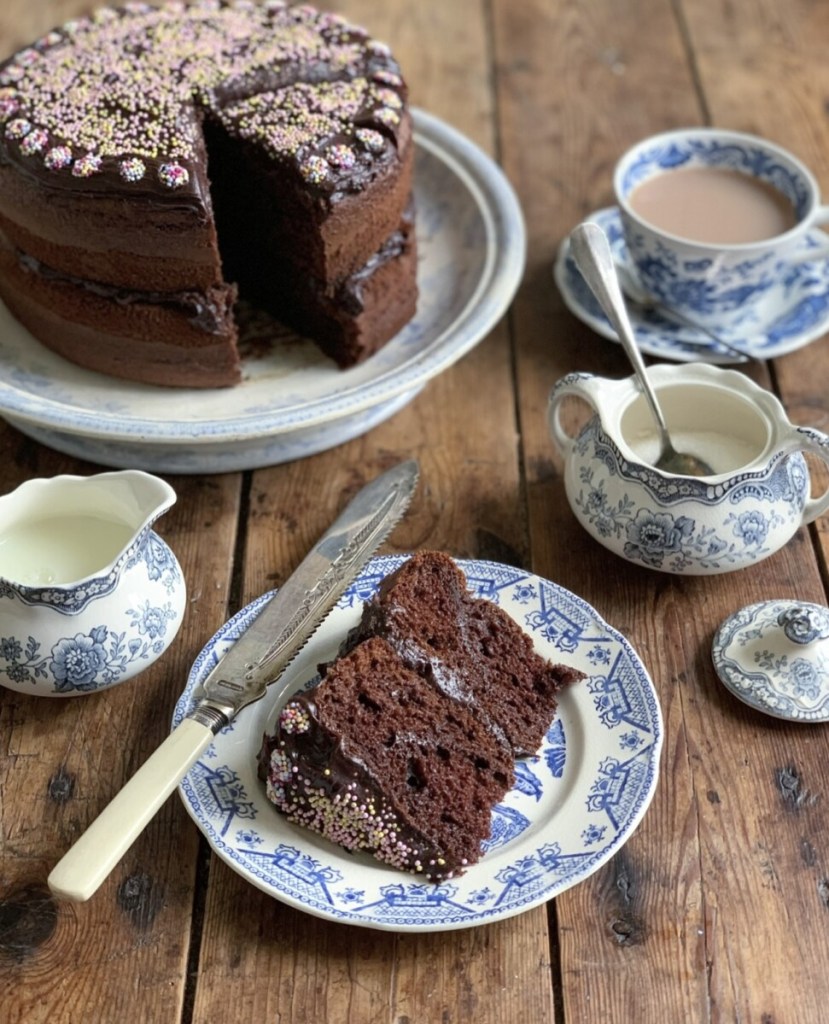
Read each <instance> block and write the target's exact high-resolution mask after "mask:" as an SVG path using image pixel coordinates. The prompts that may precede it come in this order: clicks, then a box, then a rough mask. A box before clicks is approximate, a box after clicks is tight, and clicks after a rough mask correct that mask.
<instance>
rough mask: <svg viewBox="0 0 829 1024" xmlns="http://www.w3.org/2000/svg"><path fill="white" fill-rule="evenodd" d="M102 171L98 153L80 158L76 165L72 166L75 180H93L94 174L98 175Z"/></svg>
mask: <svg viewBox="0 0 829 1024" xmlns="http://www.w3.org/2000/svg"><path fill="white" fill-rule="evenodd" d="M100 169H101V158H100V157H99V156H98V154H97V153H87V154H86V155H85V156H82V157H79V159H77V160H76V161H75V162H74V164H72V175H73V177H75V178H91V177H92V175H93V174H97V173H98V171H100Z"/></svg>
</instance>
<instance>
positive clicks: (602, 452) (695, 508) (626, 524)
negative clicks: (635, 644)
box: [566, 416, 808, 573]
mask: <svg viewBox="0 0 829 1024" xmlns="http://www.w3.org/2000/svg"><path fill="white" fill-rule="evenodd" d="M571 463H572V465H571ZM566 484H567V491H568V498H569V500H570V503H571V505H572V507H573V510H574V512H575V513H576V515H577V517H578V519H579V521H580V522H581V523H582V525H583V526H584V527H585V528H586V529H587V530H588V532H590V533H592V534H593V536H594V537H595V538H596V539H597V540H599V541H601V543H603V544H604V545H605V546H606V547H608V548H610V550H611V551H615V552H616V553H617V554H620V555H623V556H624V557H625V558H627V559H628V560H629V561H631V562H635V563H639V564H641V565H644V566H647V567H648V568H651V569H659V570H662V571H666V572H677V573H706V572H722V571H724V570H726V569H730V568H742V567H743V566H745V565H749V564H751V563H753V562H757V561H760V559H762V558H765V557H766V556H767V555H770V554H771V553H772V552H773V551H776V550H777V548H778V547H779V546H780V544H781V543H782V541H781V537H782V538H785V539H786V540H787V539H788V538H789V537H790V536H791V535H792V534H793V533H794V532H795V531H796V530H797V528H798V527H799V526H800V523H801V520H802V513H803V508H804V505H805V500H806V493H807V488H808V475H807V470H806V465H805V460H804V459H803V456H802V455H801V454H800V453H794V454H790V455H788V456H787V457H784V458H778V459H773V460H772V462H771V464H770V466H769V467H767V468H765V469H763V470H760V471H756V472H752V473H743V474H737V475H735V477H734V478H732V480H730V481H729V483H728V485H727V486H726V485H718V486H716V487H712V486H711V485H710V484H708V483H707V482H706V481H704V480H699V479H687V480H685V479H678V480H671V481H670V483H669V484H668V483H666V479H665V478H664V477H663V476H661V475H660V474H658V473H656V472H655V471H654V470H653V469H652V468H651V467H649V466H645V465H641V464H638V463H632V462H629V461H628V460H627V459H626V458H625V457H624V456H623V455H622V454H621V452H620V451H619V449H618V448H617V446H616V445H615V444H614V443H613V442H612V441H611V440H610V438H609V437H608V436H607V435H606V434H605V432H604V431H603V429H602V427H601V422H600V420H599V418H598V416H594V417H593V418H592V419H591V420H590V422H589V423H587V424H586V425H585V427H584V428H583V429H582V431H581V433H580V434H579V436H578V438H576V440H575V442H574V445H573V458H572V459H571V460H568V466H567V469H566ZM715 507H719V512H718V514H717V515H716V516H713V517H712V515H711V509H713V508H715ZM712 523H716V525H712Z"/></svg>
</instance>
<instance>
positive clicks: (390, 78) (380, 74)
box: [371, 68, 403, 89]
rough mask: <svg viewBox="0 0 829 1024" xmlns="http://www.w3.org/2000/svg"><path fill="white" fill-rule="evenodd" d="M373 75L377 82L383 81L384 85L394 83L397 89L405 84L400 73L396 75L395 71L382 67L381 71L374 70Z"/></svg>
mask: <svg viewBox="0 0 829 1024" xmlns="http://www.w3.org/2000/svg"><path fill="white" fill-rule="evenodd" d="M371 77H372V78H373V79H374V81H375V82H382V84H383V85H392V86H394V87H395V88H396V89H399V88H400V86H401V85H403V79H402V78H401V77H400V75H396V74H395V73H394V72H393V71H385V70H383V69H382V68H381V69H380V70H379V71H375V72H373V73H372V76H371Z"/></svg>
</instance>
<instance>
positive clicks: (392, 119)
mask: <svg viewBox="0 0 829 1024" xmlns="http://www.w3.org/2000/svg"><path fill="white" fill-rule="evenodd" d="M374 116H375V117H376V118H377V120H378V121H379V122H380V124H384V125H385V126H386V127H387V128H394V127H395V126H396V125H398V124H400V115H399V114H398V113H397V111H396V110H392V109H391V107H380V109H379V110H375V111H374Z"/></svg>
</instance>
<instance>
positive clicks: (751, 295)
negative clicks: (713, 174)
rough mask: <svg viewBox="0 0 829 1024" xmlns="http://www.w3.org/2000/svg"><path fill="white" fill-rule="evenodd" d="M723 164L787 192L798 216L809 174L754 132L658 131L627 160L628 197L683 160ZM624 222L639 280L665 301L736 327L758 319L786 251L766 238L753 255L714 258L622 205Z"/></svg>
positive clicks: (806, 205)
mask: <svg viewBox="0 0 829 1024" xmlns="http://www.w3.org/2000/svg"><path fill="white" fill-rule="evenodd" d="M691 165H693V166H704V167H715V168H725V169H729V170H733V171H738V172H740V173H743V174H748V175H751V176H752V177H755V178H757V179H759V180H760V181H764V182H767V183H768V184H770V185H772V186H773V187H774V188H776V189H777V190H778V191H780V192H781V193H782V194H783V195H784V196H786V197H787V198H788V199H789V200H790V202H791V203H792V206H793V207H794V209H795V215H796V218H797V220H798V221H800V220H802V219H803V218H804V217H806V216H807V214H808V212H809V209H810V203H811V201H812V195H811V190H810V188H809V185H808V183H807V180H806V178H805V177H804V176H803V174H802V173H800V172H799V171H798V170H797V168H796V167H794V166H793V165H789V164H788V162H786V161H783V160H781V159H780V158H778V157H777V156H776V155H774V154H773V153H770V152H769V151H768V150H766V149H765V148H764V147H762V146H758V145H757V144H755V143H753V142H752V141H751V140H749V139H746V140H738V139H734V138H730V139H728V140H724V139H722V138H717V137H713V138H712V137H710V136H694V135H690V136H687V137H677V136H672V137H670V138H663V139H659V138H657V139H654V140H653V144H652V145H651V146H649V147H648V148H646V149H643V150H642V151H641V152H639V153H638V154H637V156H636V159H635V160H633V161H632V162H631V163H630V164H629V165H628V166H627V167H625V169H624V173H623V174H622V175H621V179H620V186H619V187H620V189H621V192H622V195H623V196H624V197H625V198H627V197H628V196H629V195H630V193H631V191H632V190H633V189H634V188H635V187H636V186H637V185H638V184H640V183H641V182H643V181H645V180H647V179H648V178H650V177H652V176H653V175H655V174H659V173H662V172H663V171H665V170H669V169H675V168H677V167H682V166H691ZM620 215H621V219H622V224H623V228H624V233H625V239H626V243H627V249H628V252H629V254H630V257H631V259H632V261H633V263H634V265H635V267H636V271H637V274H638V276H639V278H640V279H641V282H642V284H643V285H644V286H645V288H646V290H647V291H648V292H650V294H651V295H653V296H654V297H656V298H657V299H659V300H660V301H662V302H663V303H665V305H667V306H669V307H671V308H673V309H676V310H678V311H680V312H681V313H683V314H685V315H686V316H689V317H692V318H695V319H697V320H698V321H705V320H707V321H709V322H710V321H711V320H712V319H713V318H716V320H717V322H718V323H719V324H727V325H728V326H729V327H730V329H732V330H734V329H736V328H738V327H739V326H740V325H741V324H743V323H745V324H749V323H754V322H756V319H757V312H756V308H755V307H756V302H757V300H758V299H760V298H762V297H763V296H766V295H768V294H770V293H772V292H773V291H774V289H776V288H777V286H778V281H779V279H780V277H781V276H782V274H784V273H785V271H786V269H787V268H786V266H785V263H784V254H783V253H782V252H781V251H780V249H779V248H778V247H777V246H776V245H775V244H773V243H772V242H769V243H768V244H767V245H765V246H760V245H758V246H757V247H756V249H755V250H754V254H753V255H751V256H748V255H743V256H741V255H740V253H739V252H735V253H734V254H733V255H731V254H729V255H723V253H720V254H719V255H720V258H718V259H717V260H716V261H715V260H713V259H711V258H708V257H700V255H699V252H698V250H697V249H696V248H695V247H694V246H693V245H692V244H685V243H682V242H676V243H674V244H666V243H665V242H664V241H663V240H662V239H660V237H659V235H658V234H657V233H655V232H653V231H652V230H651V229H645V228H643V227H642V226H641V224H640V223H639V222H637V220H636V219H635V218H634V217H632V216H630V215H629V213H628V212H627V211H626V210H625V209H624V208H622V209H621V210H620Z"/></svg>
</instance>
